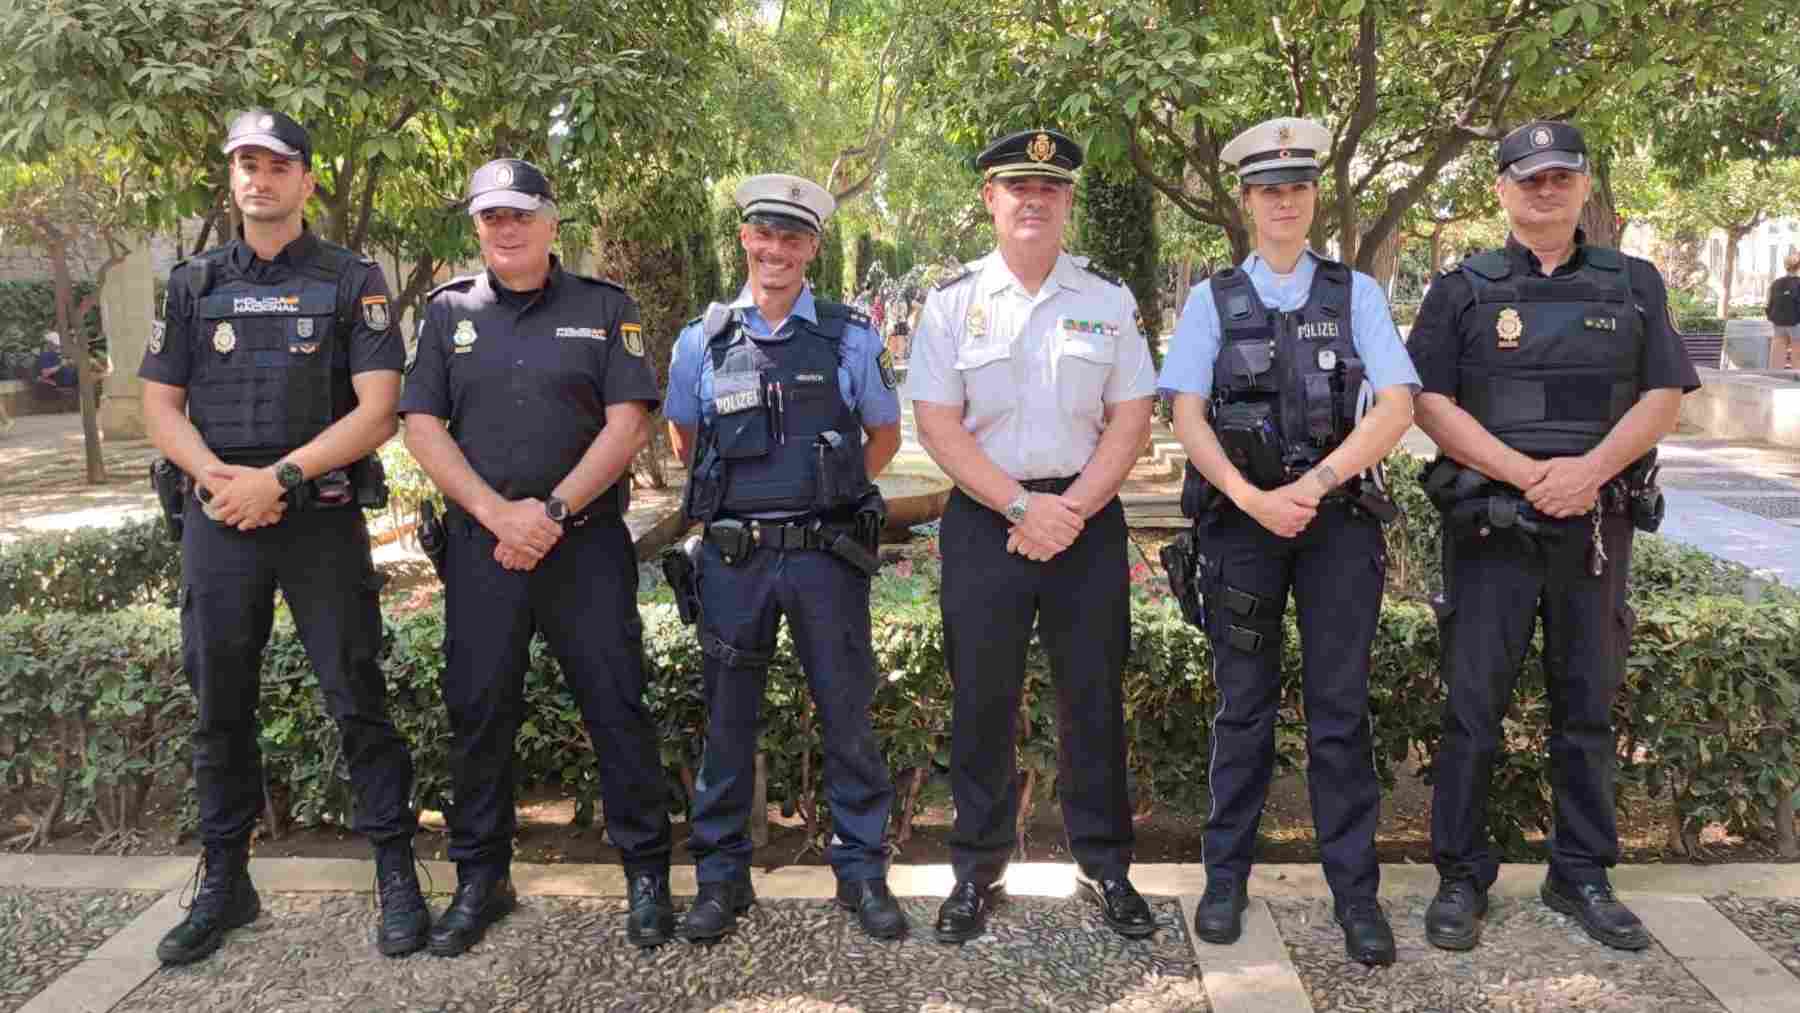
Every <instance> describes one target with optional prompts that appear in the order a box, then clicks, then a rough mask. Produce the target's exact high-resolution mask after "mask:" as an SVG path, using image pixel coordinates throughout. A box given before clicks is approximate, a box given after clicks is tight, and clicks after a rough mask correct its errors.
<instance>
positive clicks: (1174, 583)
mask: <svg viewBox="0 0 1800 1013" xmlns="http://www.w3.org/2000/svg"><path fill="white" fill-rule="evenodd" d="M1198 552H1199V549H1198V547H1197V546H1196V545H1195V544H1194V535H1193V532H1190V531H1184V532H1182V533H1181V534H1179V535H1176V536H1175V540H1174V541H1172V542H1170V543H1169V544H1167V545H1165V546H1163V547H1162V552H1161V556H1162V565H1163V572H1164V573H1166V574H1168V577H1169V591H1170V592H1171V593H1172V594H1174V595H1175V602H1176V604H1178V605H1180V606H1181V617H1182V618H1183V619H1186V620H1187V621H1188V622H1189V623H1191V624H1192V625H1194V626H1197V627H1199V628H1201V629H1205V628H1206V612H1205V602H1204V597H1203V595H1202V592H1201V590H1200V582H1199V575H1198V567H1197V565H1196V556H1197V554H1198Z"/></svg>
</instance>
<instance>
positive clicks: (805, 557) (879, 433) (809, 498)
mask: <svg viewBox="0 0 1800 1013" xmlns="http://www.w3.org/2000/svg"><path fill="white" fill-rule="evenodd" d="M735 196H736V200H737V205H738V207H739V208H741V209H742V211H743V222H742V224H740V225H739V226H738V241H739V242H741V243H742V244H743V247H744V253H745V255H746V258H747V260H748V264H749V272H750V277H749V281H748V283H747V284H746V285H745V286H744V290H743V292H742V293H741V294H740V295H739V296H738V297H737V299H736V300H735V301H733V302H732V303H731V304H730V305H729V306H724V305H720V304H718V303H714V304H713V305H712V306H711V307H709V308H708V310H707V312H706V314H705V316H703V317H702V318H700V319H698V320H695V321H693V322H691V323H689V325H688V326H687V327H686V328H684V329H683V330H682V332H681V335H680V337H679V338H678V339H677V341H676V343H675V353H674V358H673V361H672V362H671V363H670V365H669V400H668V404H667V406H666V408H665V409H664V413H665V414H666V415H667V416H668V418H669V422H670V424H671V429H672V431H673V434H674V437H675V443H676V447H677V449H678V451H679V452H680V453H681V454H682V456H683V458H684V459H686V460H688V461H689V462H690V463H691V465H692V472H691V475H692V477H691V478H690V479H689V482H688V489H687V501H686V510H687V514H688V516H689V517H691V518H693V519H694V520H697V521H700V522H702V523H703V524H705V525H706V528H705V537H704V539H703V542H702V545H701V550H700V557H699V560H698V568H699V585H700V611H701V628H700V642H701V646H702V648H703V650H704V652H705V664H704V679H705V685H706V701H707V720H706V750H705V755H704V756H703V757H702V759H701V762H700V775H699V777H698V778H697V779H696V783H695V792H696V798H695V801H694V817H693V823H694V829H693V834H692V836H691V837H689V839H688V849H689V850H690V851H692V852H693V854H694V862H695V866H696V873H697V876H698V879H699V894H698V896H696V897H695V898H694V904H693V906H692V907H690V908H689V909H688V911H687V913H686V914H685V915H684V916H683V918H682V923H681V934H682V935H683V936H684V937H685V938H687V939H688V940H690V941H694V942H703V941H711V940H716V939H719V938H721V937H723V936H725V935H727V934H728V933H730V932H731V931H732V930H733V929H734V928H735V927H736V923H737V916H738V915H739V914H741V913H742V912H743V911H744V910H746V909H747V908H749V906H750V905H751V904H752V903H754V902H755V899H756V898H755V894H754V893H753V892H752V891H751V888H750V871H749V865H750V854H751V844H750V836H749V820H750V818H751V816H752V815H753V814H752V813H751V811H750V801H751V790H752V788H753V782H754V771H753V764H754V761H755V754H756V737H757V729H758V722H759V718H758V715H759V713H760V710H761V706H762V697H763V687H764V684H765V682H766V681H767V677H768V666H769V660H770V656H771V654H772V653H773V651H774V649H775V631H776V624H777V623H778V622H779V621H780V619H781V617H782V616H786V617H787V622H788V629H789V631H790V633H791V634H792V636H793V640H794V648H795V650H796V652H797V653H798V654H799V659H800V665H801V667H802V668H803V669H804V670H805V672H806V678H807V683H808V686H809V688H810V689H811V691H812V697H813V703H814V705H815V706H817V707H818V709H819V718H820V723H821V725H822V726H823V735H824V746H825V793H826V797H827V798H828V799H829V800H830V803H831V821H832V830H833V836H832V843H831V847H830V850H829V853H828V855H829V858H830V861H831V866H832V871H833V872H834V873H836V875H837V882H838V888H837V900H838V903H839V904H840V905H841V906H843V907H844V908H846V909H848V910H850V911H853V912H855V914H856V916H857V919H858V922H859V923H860V924H861V926H862V928H863V931H865V932H867V933H868V934H869V935H871V936H874V937H876V938H880V939H891V938H895V937H897V936H900V935H902V934H903V933H905V931H906V928H907V924H906V917H905V915H903V914H902V913H901V911H900V906H899V904H898V903H897V902H896V901H895V900H894V897H893V894H892V893H890V892H889V891H888V887H887V851H886V846H885V844H884V842H883V833H884V832H885V829H886V826H887V819H888V810H889V809H890V808H891V807H892V803H893V799H894V791H893V785H892V784H891V782H890V781H889V779H888V773H887V766H886V763H885V762H884V761H883V759H882V755H881V749H880V746H879V744H878V743H877V742H876V741H875V733H874V730H873V729H872V728H871V726H870V724H869V703H870V701H871V700H872V699H873V697H874V693H875V653H874V648H873V646H872V645H871V643H870V635H869V581H870V578H871V577H872V576H873V574H874V572H875V570H876V558H877V557H876V556H875V553H876V551H877V550H878V544H877V542H878V539H879V535H880V529H881V522H882V519H883V517H884V515H885V508H884V507H883V506H882V502H881V494H880V493H879V492H877V491H876V489H875V485H874V481H873V480H874V477H875V476H876V475H878V474H880V472H881V469H883V468H885V467H887V464H888V462H889V461H890V460H892V459H893V456H894V452H895V451H896V450H898V449H899V448H900V403H899V401H898V399H897V398H896V397H895V394H894V389H893V388H894V372H893V369H892V365H891V362H890V360H889V358H888V356H887V353H886V352H885V351H884V350H883V348H882V345H881V338H880V337H879V336H878V335H877V334H876V333H875V331H874V330H873V328H871V327H870V325H869V321H868V319H867V318H866V317H864V316H863V315H862V314H860V313H857V312H855V311H853V310H851V309H849V308H848V307H846V306H843V305H841V304H839V303H834V302H827V301H824V300H821V299H817V298H815V297H814V295H813V292H812V289H811V287H810V286H809V285H807V284H806V267H807V265H808V264H809V263H811V262H812V260H813V258H814V257H815V256H817V255H818V252H819V231H820V230H821V229H822V228H823V227H824V224H825V219H826V218H828V217H829V216H830V215H831V212H832V211H833V209H834V208H835V207H836V204H837V202H836V201H834V200H833V199H832V197H831V195H830V194H829V193H827V192H826V191H825V188H824V187H821V186H819V185H818V184H817V183H814V182H812V181H811V180H807V179H802V178H800V177H798V176H788V175H781V174H769V175H762V176H753V177H751V178H749V179H747V180H745V181H744V182H743V183H742V184H741V185H739V186H738V188H737V192H736V195H735ZM755 815H758V816H760V814H755Z"/></svg>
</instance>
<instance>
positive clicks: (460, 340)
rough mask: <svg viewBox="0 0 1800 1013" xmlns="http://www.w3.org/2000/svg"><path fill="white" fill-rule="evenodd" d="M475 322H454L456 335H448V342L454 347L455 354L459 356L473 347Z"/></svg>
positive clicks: (475, 335) (475, 336)
mask: <svg viewBox="0 0 1800 1013" xmlns="http://www.w3.org/2000/svg"><path fill="white" fill-rule="evenodd" d="M477 337H479V335H477V334H476V333H475V321H473V320H459V321H457V322H456V333H454V334H452V335H450V341H451V343H452V344H454V345H456V354H458V355H461V354H462V353H464V352H467V351H470V350H472V349H473V348H474V347H475V339H476V338H477Z"/></svg>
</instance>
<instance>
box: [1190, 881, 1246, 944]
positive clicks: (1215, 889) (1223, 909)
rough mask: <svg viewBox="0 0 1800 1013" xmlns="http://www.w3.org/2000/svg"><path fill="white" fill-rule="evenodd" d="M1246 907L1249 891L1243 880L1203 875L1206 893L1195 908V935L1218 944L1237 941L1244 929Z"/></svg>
mask: <svg viewBox="0 0 1800 1013" xmlns="http://www.w3.org/2000/svg"><path fill="white" fill-rule="evenodd" d="M1249 906H1250V894H1249V892H1248V891H1247V890H1246V889H1245V888H1244V881H1243V880H1241V879H1237V878H1235V877H1232V876H1208V877H1206V892H1205V893H1203V894H1201V895H1200V904H1199V906H1197V907H1196V908H1195V909H1194V935H1196V936H1199V937H1200V938H1201V939H1202V940H1204V941H1206V942H1209V943H1212V944H1214V945H1217V946H1226V945H1229V944H1231V943H1235V942H1237V939H1238V936H1240V935H1242V934H1243V932H1244V909H1245V908H1247V907H1249Z"/></svg>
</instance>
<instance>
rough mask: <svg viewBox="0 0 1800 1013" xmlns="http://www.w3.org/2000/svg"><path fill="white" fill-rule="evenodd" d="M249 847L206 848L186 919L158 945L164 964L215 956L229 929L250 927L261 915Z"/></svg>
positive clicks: (196, 874)
mask: <svg viewBox="0 0 1800 1013" xmlns="http://www.w3.org/2000/svg"><path fill="white" fill-rule="evenodd" d="M249 863H250V850H249V848H248V847H231V846H219V845H207V847H206V851H205V852H204V853H203V854H202V855H201V857H200V864H199V866H198V867H197V868H196V869H195V870H194V876H195V879H197V880H198V885H197V886H196V887H195V889H194V899H193V901H192V903H190V904H189V906H188V913H187V917H186V918H185V919H183V920H182V922H181V924H180V925H177V926H175V927H174V928H172V929H170V930H169V931H168V933H167V934H166V935H164V936H163V937H162V941H161V942H159V943H157V944H156V958H157V959H158V960H160V961H162V962H163V963H165V964H191V963H193V962H194V961H196V960H199V959H200V958H202V957H204V956H206V955H208V954H210V953H212V951H214V950H216V949H218V948H219V944H220V943H221V942H223V941H224V940H225V933H226V932H227V931H228V930H230V929H235V928H238V927H239V926H242V925H248V924H250V923H251V922H253V921H255V920H256V916H257V915H258V914H260V913H261V912H262V898H260V897H258V896H257V895H256V887H255V886H254V885H252V884H251V882H250V868H249Z"/></svg>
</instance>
